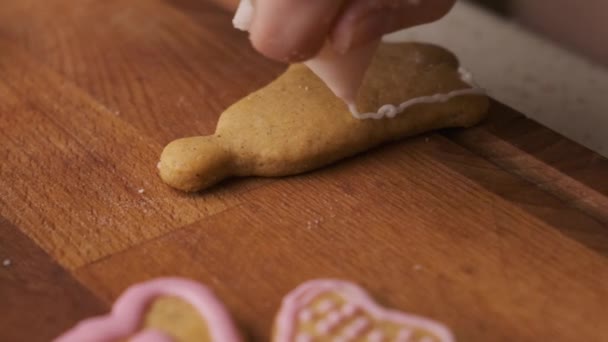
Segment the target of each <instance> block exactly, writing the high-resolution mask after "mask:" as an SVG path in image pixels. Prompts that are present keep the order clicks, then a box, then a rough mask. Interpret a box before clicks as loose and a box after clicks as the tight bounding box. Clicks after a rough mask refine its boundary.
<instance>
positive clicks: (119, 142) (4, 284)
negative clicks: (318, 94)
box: [0, 0, 608, 341]
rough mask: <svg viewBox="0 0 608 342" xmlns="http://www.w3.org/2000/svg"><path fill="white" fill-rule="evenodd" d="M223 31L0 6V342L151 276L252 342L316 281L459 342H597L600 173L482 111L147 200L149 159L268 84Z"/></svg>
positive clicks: (600, 330) (161, 13)
mask: <svg viewBox="0 0 608 342" xmlns="http://www.w3.org/2000/svg"><path fill="white" fill-rule="evenodd" d="M229 18H230V15H229V14H227V13H225V12H222V11H221V10H219V9H217V8H216V7H215V6H213V5H210V4H208V3H207V2H205V1H199V0H167V1H161V0H130V1H123V0H106V1H99V0H80V1H74V0H48V1H37V0H7V1H4V2H3V3H2V5H0V158H1V159H2V163H0V217H3V219H1V220H0V260H1V259H3V258H10V259H11V260H13V261H14V264H13V265H12V266H10V267H8V268H2V267H1V266H0V304H4V306H5V307H8V308H9V311H10V315H9V316H8V319H7V320H3V322H2V323H0V324H9V323H10V324H9V325H8V326H6V327H5V326H3V325H0V340H2V341H5V340H7V341H12V340H28V341H29V340H32V341H36V340H48V339H49V338H50V337H52V336H53V335H56V334H58V333H59V332H60V331H61V330H63V329H65V328H66V327H67V326H69V325H71V324H73V322H74V321H75V320H77V319H79V318H84V317H85V316H88V315H91V314H95V313H99V312H100V311H102V310H105V309H107V305H108V304H107V303H109V302H110V301H112V300H114V299H115V298H116V297H117V296H118V295H119V294H120V293H121V292H122V291H123V290H124V289H125V287H127V286H128V285H131V284H133V283H135V282H138V281H143V280H147V279H150V278H152V277H157V276H162V275H171V276H174V275H178V276H184V277H190V278H194V279H197V280H200V281H203V282H205V283H207V284H208V285H209V286H211V287H212V288H213V289H214V290H216V292H217V293H218V294H219V295H220V297H221V299H222V300H224V301H225V302H226V303H227V305H228V307H229V308H230V310H231V312H232V313H233V314H234V315H235V317H236V318H237V320H238V321H239V323H240V325H241V326H242V327H243V330H244V331H246V332H247V334H248V335H249V336H251V339H250V340H252V341H265V340H267V338H268V336H269V334H270V330H269V329H270V326H271V324H272V318H273V315H274V313H275V312H276V310H277V309H278V305H279V301H280V298H281V297H282V296H283V295H284V294H285V293H286V292H288V291H289V290H291V289H292V288H293V287H295V286H296V285H297V284H298V283H300V282H301V281H304V280H306V279H310V278H320V277H341V278H347V279H350V280H353V281H356V282H359V283H360V284H361V285H363V286H365V287H367V288H369V289H370V290H371V292H372V294H373V295H374V296H375V297H376V298H378V299H379V300H380V302H381V303H383V304H386V305H389V306H392V307H395V308H399V309H404V310H408V311H411V312H414V313H418V314H422V315H428V316H430V317H433V318H436V319H439V320H442V321H445V322H446V323H447V324H448V325H449V326H450V327H451V328H452V329H454V331H455V332H456V334H457V336H458V337H459V339H460V340H461V341H573V340H576V341H577V340H586V341H604V340H606V338H605V337H606V336H607V335H606V329H605V328H606V327H605V322H606V321H608V316H607V312H606V310H605V307H606V306H608V288H607V287H606V286H605V284H606V283H608V258H607V257H608V235H606V231H607V229H606V228H607V226H608V206H607V203H608V177H606V175H607V174H608V166H607V165H608V162H607V161H606V159H604V158H601V157H599V156H598V155H596V154H594V153H592V152H590V151H588V150H586V149H584V148H582V147H580V146H578V145H576V144H574V143H572V142H570V141H568V140H567V139H564V138H563V137H561V136H559V135H557V134H555V133H554V132H551V131H550V130H548V129H546V128H544V127H542V126H540V125H538V124H536V123H534V122H532V121H530V120H527V119H525V118H524V117H523V116H522V115H521V114H519V113H515V112H513V111H512V110H510V109H508V108H506V107H504V106H502V105H500V104H498V103H494V104H493V106H492V108H491V116H490V119H489V120H488V121H487V122H486V123H484V124H483V125H480V126H478V127H476V128H473V129H470V130H450V131H444V132H439V133H435V134H429V135H427V136H424V137H419V138H414V139H408V140H405V141H402V142H399V143H395V144H392V145H388V146H384V147H381V148H378V149H375V150H373V151H370V152H369V153H366V154H363V155H361V156H358V157H354V158H350V159H348V160H346V161H344V162H341V163H338V164H336V165H333V166H330V167H328V168H325V169H323V170H320V171H317V172H311V173H308V174H304V175H300V176H296V177H288V178H282V179H246V180H237V181H231V182H228V183H223V184H221V185H220V186H218V187H216V188H214V189H211V190H210V191H208V192H205V193H203V194H198V195H184V194H181V193H178V192H175V191H172V190H170V189H169V188H168V187H166V186H164V185H163V184H162V183H161V182H160V180H159V179H158V177H157V175H156V162H157V159H158V155H159V153H160V151H161V149H162V147H163V146H164V144H165V143H167V142H168V141H169V140H171V139H174V138H177V137H182V136H189V135H195V134H197V135H198V134H209V133H211V132H212V131H213V129H214V127H215V123H216V121H217V117H218V114H219V113H220V112H221V111H222V110H223V109H224V108H225V107H227V106H228V105H230V104H231V103H232V102H234V101H235V100H237V99H239V98H240V97H242V96H244V95H246V94H247V93H249V92H250V91H252V90H255V89H257V88H258V87H260V86H261V85H263V84H265V83H267V82H268V81H270V80H271V79H273V78H274V77H275V76H276V75H277V74H278V73H279V72H281V70H282V69H283V68H284V66H282V65H280V64H277V63H274V62H270V61H268V60H266V59H264V58H262V57H261V56H259V55H257V54H256V53H255V52H254V51H253V50H252V49H251V47H250V46H249V44H248V42H247V39H246V36H245V35H244V34H242V33H239V32H237V31H235V30H233V29H232V28H231V27H230V22H229ZM142 190H143V191H142ZM8 222H10V223H8ZM13 266H14V267H13ZM62 267H63V268H62ZM70 273H71V274H70ZM72 276H75V277H77V279H78V280H79V282H80V283H78V282H76V281H74V280H73V279H72V278H71V277H72ZM21 285H24V286H21ZM89 291H90V292H89ZM96 296H98V297H99V298H101V301H100V300H98V299H96ZM75 303H82V307H80V306H78V305H76V304H75ZM32 313H40V315H39V316H36V317H33V316H32ZM7 322H8V323H7ZM24 322H27V324H29V325H28V326H24V324H26V323H24ZM30 326H31V327H34V326H35V327H36V329H31V328H30V329H28V327H30Z"/></svg>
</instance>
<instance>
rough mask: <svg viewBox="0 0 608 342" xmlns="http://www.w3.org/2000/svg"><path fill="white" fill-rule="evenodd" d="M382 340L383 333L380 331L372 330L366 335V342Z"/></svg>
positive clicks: (380, 341)
mask: <svg viewBox="0 0 608 342" xmlns="http://www.w3.org/2000/svg"><path fill="white" fill-rule="evenodd" d="M383 340H384V333H383V332H382V331H381V330H372V331H371V332H370V333H369V334H368V335H367V341H368V342H382V341H383Z"/></svg>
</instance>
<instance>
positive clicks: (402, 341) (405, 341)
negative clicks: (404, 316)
mask: <svg viewBox="0 0 608 342" xmlns="http://www.w3.org/2000/svg"><path fill="white" fill-rule="evenodd" d="M412 335H413V331H411V330H409V329H401V330H400V331H399V333H398V334H397V338H396V339H395V342H410V338H411V337H412Z"/></svg>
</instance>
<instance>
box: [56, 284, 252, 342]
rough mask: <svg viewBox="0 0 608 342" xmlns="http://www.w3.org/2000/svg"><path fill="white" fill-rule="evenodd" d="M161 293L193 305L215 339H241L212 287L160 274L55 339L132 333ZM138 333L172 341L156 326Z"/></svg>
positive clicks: (72, 341)
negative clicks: (160, 275)
mask: <svg viewBox="0 0 608 342" xmlns="http://www.w3.org/2000/svg"><path fill="white" fill-rule="evenodd" d="M162 296H173V297H178V298H181V299H183V300H185V301H186V302H188V303H189V304H190V305H192V306H193V307H194V308H195V309H196V310H197V311H198V313H199V314H200V315H201V318H202V319H203V320H204V321H205V324H206V325H207V327H208V331H209V334H210V335H211V338H212V340H213V341H226V342H238V341H241V338H240V336H239V334H238V332H237V329H236V327H235V326H234V323H233V322H232V319H231V318H230V316H229V314H228V312H227V311H226V309H225V308H224V306H223V305H222V303H220V301H219V300H218V299H217V298H216V297H215V296H214V295H213V293H212V292H211V291H210V290H209V289H207V288H206V287H205V286H203V285H201V284H199V283H197V282H194V281H190V280H186V279H181V278H159V279H155V280H152V281H149V282H146V283H142V284H136V285H134V286H131V287H130V288H128V289H127V290H126V291H125V292H124V293H123V294H122V295H121V296H120V298H118V300H117V301H116V302H115V303H114V305H113V307H112V312H110V313H109V314H108V315H105V316H98V317H93V318H89V319H86V320H84V321H82V322H80V323H78V324H77V325H76V326H75V327H74V328H72V329H71V330H69V331H67V332H66V333H64V334H63V335H61V336H59V337H58V338H57V339H56V340H55V342H82V341H114V340H117V339H120V338H125V337H129V335H131V334H133V333H136V332H137V330H138V329H139V328H140V325H141V324H142V319H143V315H144V313H145V311H146V310H147V309H148V307H149V304H150V301H152V300H154V299H156V298H158V297H162ZM135 337H137V338H138V340H140V341H143V340H144V339H145V341H147V342H168V341H171V339H170V338H169V337H168V336H167V335H165V334H164V333H161V332H158V331H156V330H154V329H144V330H143V331H141V332H139V333H138V334H137V335H136V336H135Z"/></svg>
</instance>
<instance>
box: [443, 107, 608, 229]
mask: <svg viewBox="0 0 608 342" xmlns="http://www.w3.org/2000/svg"><path fill="white" fill-rule="evenodd" d="M447 136H448V137H450V138H451V139H452V140H454V141H456V142H458V143H459V144H461V145H462V146H464V147H466V148H468V149H469V150H472V151H475V153H477V154H478V155H480V156H482V157H483V158H485V159H489V160H491V161H492V162H494V163H496V164H497V165H499V166H500V167H501V168H503V169H506V170H508V171H509V172H511V173H515V174H517V175H518V176H520V177H522V178H525V179H526V180H528V181H529V182H531V183H532V184H534V185H535V186H538V187H540V188H542V189H544V190H545V191H547V192H550V193H552V194H554V195H555V196H557V197H559V198H561V199H563V200H564V201H567V202H569V203H570V204H571V205H573V206H575V207H577V208H579V209H581V210H583V211H585V212H587V213H588V214H589V215H591V216H593V217H595V218H596V219H597V220H599V221H601V222H603V223H604V224H607V225H608V160H607V159H606V158H603V157H602V156H600V155H598V154H597V153H594V152H593V151H590V150H588V149H586V148H585V147H582V146H581V145H578V144H576V143H574V142H572V141H570V140H568V139H566V138H564V137H563V136H561V135H559V134H557V133H555V132H553V131H551V130H550V129H548V128H546V127H542V126H540V125H538V124H537V123H535V122H534V121H532V120H530V119H527V118H525V117H524V116H523V115H521V114H519V113H517V112H515V111H514V110H513V109H510V108H508V107H507V106H504V105H502V104H499V103H494V104H493V109H492V115H491V116H490V118H489V119H488V120H487V121H486V122H484V123H483V124H481V125H479V126H477V127H474V128H473V129H469V130H460V131H452V132H449V133H448V134H447Z"/></svg>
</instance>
